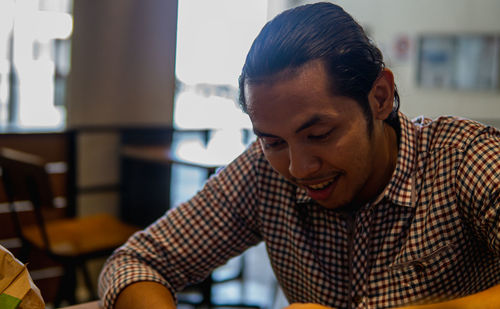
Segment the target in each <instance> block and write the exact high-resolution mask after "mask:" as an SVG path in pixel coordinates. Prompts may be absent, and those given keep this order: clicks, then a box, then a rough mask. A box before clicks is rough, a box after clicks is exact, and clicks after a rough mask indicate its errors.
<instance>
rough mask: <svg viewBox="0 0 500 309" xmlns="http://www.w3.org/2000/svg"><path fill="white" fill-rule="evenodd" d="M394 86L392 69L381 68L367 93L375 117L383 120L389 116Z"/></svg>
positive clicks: (392, 102)
mask: <svg viewBox="0 0 500 309" xmlns="http://www.w3.org/2000/svg"><path fill="white" fill-rule="evenodd" d="M394 88H395V85H394V75H393V74H392V71H391V70H389V69H387V68H384V69H382V72H380V74H379V76H378V77H377V79H376V80H375V82H374V83H373V86H372V89H371V90H370V93H369V94H368V101H369V102H370V106H371V108H372V112H373V116H374V117H375V119H379V120H385V119H386V118H387V117H389V114H390V113H391V112H392V107H393V104H394Z"/></svg>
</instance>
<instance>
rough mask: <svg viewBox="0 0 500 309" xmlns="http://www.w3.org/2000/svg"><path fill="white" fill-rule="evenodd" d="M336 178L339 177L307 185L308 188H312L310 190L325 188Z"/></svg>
mask: <svg viewBox="0 0 500 309" xmlns="http://www.w3.org/2000/svg"><path fill="white" fill-rule="evenodd" d="M336 179H337V177H335V178H333V179H330V180H328V181H324V182H320V183H317V184H314V185H308V186H306V187H307V188H308V189H310V190H323V189H325V188H326V187H328V186H329V185H331V184H332V183H333V182H334V181H335V180H336Z"/></svg>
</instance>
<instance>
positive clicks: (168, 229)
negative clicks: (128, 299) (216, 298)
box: [99, 144, 261, 308]
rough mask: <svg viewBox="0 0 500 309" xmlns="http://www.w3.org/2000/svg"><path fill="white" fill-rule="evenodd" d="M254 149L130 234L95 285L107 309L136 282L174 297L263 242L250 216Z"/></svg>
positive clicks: (254, 193) (254, 217) (251, 210)
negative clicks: (154, 286) (160, 287)
mask: <svg viewBox="0 0 500 309" xmlns="http://www.w3.org/2000/svg"><path fill="white" fill-rule="evenodd" d="M256 147H259V146H258V145H257V144H254V145H252V146H251V147H250V148H249V149H248V150H247V151H246V152H245V153H244V154H242V155H241V156H240V157H239V158H237V159H236V160H235V161H234V162H233V163H231V164H229V165H228V166H227V167H226V168H225V169H224V170H222V171H221V172H219V174H217V175H216V176H213V177H212V178H211V179H210V180H209V181H208V182H207V183H206V185H205V186H204V188H203V189H202V190H201V191H200V192H199V193H198V194H197V195H196V196H195V197H193V198H192V199H191V200H190V201H188V202H186V203H184V204H181V205H180V206H178V207H176V208H174V209H172V210H170V211H169V212H167V214H166V215H165V216H163V217H162V218H160V219H159V220H157V221H156V222H155V223H153V224H152V225H150V226H149V227H148V228H147V229H145V230H144V231H140V232H138V233H136V234H135V235H133V236H132V237H131V238H130V239H129V240H128V241H127V243H126V244H124V245H123V246H122V247H121V248H119V249H118V250H117V251H115V253H114V254H113V255H112V256H111V257H110V258H109V259H108V261H107V262H106V264H105V266H104V268H103V271H102V272H101V276H100V280H99V294H100V296H101V298H102V299H103V300H104V306H105V308H112V307H113V305H114V303H115V301H116V298H117V296H118V294H119V293H120V292H121V291H122V290H123V289H124V288H125V287H126V286H128V285H130V284H132V283H134V282H139V281H154V282H158V283H161V284H163V285H164V286H166V287H167V288H168V289H169V290H170V291H171V292H172V294H173V295H174V297H175V293H176V292H177V291H179V290H181V289H182V288H183V287H184V286H186V285H187V284H191V283H195V282H198V281H200V280H202V279H204V278H205V277H207V276H208V275H209V274H210V272H211V271H212V270H213V269H214V268H216V267H217V266H219V265H222V264H224V263H225V262H226V261H227V260H228V259H229V258H231V257H233V256H236V255H238V254H240V253H242V252H243V251H244V250H245V249H247V248H248V247H250V246H252V245H255V244H257V243H258V242H260V240H261V236H260V234H259V233H258V226H257V225H258V222H257V221H258V220H256V218H257V216H256V215H255V214H253V213H252V212H253V209H254V207H253V206H254V205H253V204H255V203H256V199H255V198H254V197H255V195H256V194H257V193H256V190H257V185H256V184H255V182H256V181H257V180H256V178H257V177H256V171H255V168H254V166H253V162H254V161H255V160H253V155H254V152H255V151H256V149H257V148H256Z"/></svg>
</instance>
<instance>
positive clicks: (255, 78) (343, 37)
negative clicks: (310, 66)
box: [239, 3, 399, 128]
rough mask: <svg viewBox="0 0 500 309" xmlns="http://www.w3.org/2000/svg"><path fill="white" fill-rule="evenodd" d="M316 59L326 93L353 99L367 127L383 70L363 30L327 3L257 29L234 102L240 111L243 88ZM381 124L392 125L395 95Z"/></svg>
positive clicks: (282, 16)
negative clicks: (325, 78) (376, 83)
mask: <svg viewBox="0 0 500 309" xmlns="http://www.w3.org/2000/svg"><path fill="white" fill-rule="evenodd" d="M312 60H320V61H322V62H323V63H324V65H325V68H326V70H327V73H328V75H329V77H330V84H331V90H332V94H335V95H341V96H346V97H350V98H352V99H354V100H355V101H356V102H358V104H360V106H361V108H362V109H363V112H364V114H365V116H366V117H367V119H369V128H371V127H372V123H371V116H372V112H371V108H370V105H369V103H368V93H369V92H370V90H371V88H372V85H373V83H374V81H375V80H376V79H377V77H378V76H379V74H380V72H381V71H382V69H383V68H384V61H383V57H382V53H381V52H380V50H379V49H378V48H377V47H376V46H375V44H373V42H372V41H371V40H370V39H369V38H368V37H367V36H366V34H365V32H364V30H363V28H362V27H361V26H360V25H359V24H358V23H357V22H356V21H355V20H354V19H353V18H352V17H351V16H350V15H349V14H348V13H347V12H345V11H344V10H343V9H342V8H341V7H339V6H337V5H334V4H332V3H315V4H308V5H304V6H299V7H296V8H293V9H290V10H287V11H284V12H283V13H281V14H279V15H278V16H276V17H275V18H274V19H272V20H271V21H269V22H268V23H267V24H266V25H265V26H264V28H263V29H262V30H261V32H260V33H259V35H258V36H257V38H256V39H255V41H254V42H253V44H252V46H251V48H250V51H249V52H248V55H247V58H246V61H245V65H244V66H243V70H242V73H241V75H240V78H239V88H240V104H241V107H242V109H243V110H244V111H245V112H246V111H247V106H246V101H245V84H246V83H248V84H258V83H263V82H272V81H273V78H277V77H278V76H281V75H280V74H278V73H283V72H285V73H286V72H290V73H291V74H292V72H294V71H295V69H298V68H300V67H301V66H302V65H304V64H305V63H307V62H309V61H312ZM394 98H395V105H394V110H393V112H392V113H391V115H390V116H389V118H388V119H387V121H389V122H392V123H391V124H393V122H394V121H396V122H397V110H398V109H399V95H398V93H397V91H395V93H394Z"/></svg>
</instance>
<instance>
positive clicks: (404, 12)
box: [291, 0, 500, 128]
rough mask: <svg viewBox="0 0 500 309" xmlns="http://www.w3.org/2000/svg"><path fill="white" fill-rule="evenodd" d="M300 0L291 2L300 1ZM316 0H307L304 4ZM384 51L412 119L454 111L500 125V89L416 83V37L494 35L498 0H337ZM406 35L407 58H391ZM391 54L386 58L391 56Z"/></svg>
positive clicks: (499, 24) (499, 21) (499, 26)
mask: <svg viewBox="0 0 500 309" xmlns="http://www.w3.org/2000/svg"><path fill="white" fill-rule="evenodd" d="M297 2H298V1H291V3H292V4H294V5H297ZM306 2H307V3H312V2H317V1H304V3H306ZM332 2H334V3H337V4H339V5H340V6H342V7H343V8H344V9H345V10H346V11H347V12H349V13H350V14H351V15H353V17H354V18H355V19H356V20H357V21H358V22H359V23H360V24H361V25H363V26H364V27H365V28H366V29H368V31H369V33H370V35H371V37H372V38H373V39H374V41H375V42H376V43H377V45H378V46H379V47H381V49H382V50H383V52H384V55H385V56H386V58H389V59H386V60H388V66H389V67H390V68H391V69H392V70H393V72H394V73H395V75H396V81H397V85H398V88H399V90H400V95H401V99H402V100H401V102H402V104H401V110H402V111H404V112H405V113H406V114H408V115H409V116H411V117H415V116H418V115H426V116H430V117H436V116H438V115H443V114H452V115H458V116H462V117H468V118H472V119H476V120H481V121H484V122H486V123H489V124H493V125H495V126H497V127H498V128H500V92H499V91H490V92H479V91H457V90H454V91H452V90H430V89H422V88H419V87H418V86H417V85H416V76H417V71H416V68H417V63H416V60H417V56H418V55H417V53H416V47H417V46H416V39H417V38H418V36H419V35H420V34H422V33H425V34H431V33H451V34H459V33H489V34H491V33H493V34H499V35H500V18H498V16H499V15H500V1H498V0H439V1H435V0H419V1H414V0H338V1H332ZM401 35H404V36H408V38H409V39H410V43H411V44H410V48H411V49H410V53H409V57H408V59H407V60H405V61H400V60H397V59H394V58H392V59H391V55H392V52H393V45H394V43H395V38H397V37H398V36H401ZM387 56H388V57H387Z"/></svg>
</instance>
